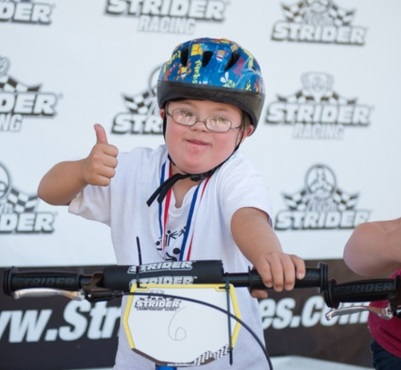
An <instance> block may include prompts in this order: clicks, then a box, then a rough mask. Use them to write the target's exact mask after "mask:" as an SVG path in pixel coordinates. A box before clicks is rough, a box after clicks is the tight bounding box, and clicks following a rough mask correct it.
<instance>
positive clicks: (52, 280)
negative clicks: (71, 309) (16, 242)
mask: <svg viewBox="0 0 401 370" xmlns="http://www.w3.org/2000/svg"><path fill="white" fill-rule="evenodd" d="M31 288H54V289H62V290H68V291H78V290H80V289H81V276H80V275H79V274H77V273H75V272H68V271H66V272H62V271H43V270H42V271H38V272H35V271H24V272H19V271H18V269H17V268H16V267H12V268H10V269H7V270H6V271H5V273H4V281H3V291H4V294H6V295H9V296H12V293H13V292H15V291H16V290H21V289H31Z"/></svg>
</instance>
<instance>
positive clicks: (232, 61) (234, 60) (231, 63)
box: [225, 51, 239, 71]
mask: <svg viewBox="0 0 401 370" xmlns="http://www.w3.org/2000/svg"><path fill="white" fill-rule="evenodd" d="M238 59H239V53H238V52H236V51H234V52H233V53H232V54H231V57H230V60H229V61H228V63H227V65H226V69H225V70H226V71H228V70H229V69H230V68H231V67H233V66H234V64H235V63H237V60H238Z"/></svg>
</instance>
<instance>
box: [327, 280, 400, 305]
mask: <svg viewBox="0 0 401 370" xmlns="http://www.w3.org/2000/svg"><path fill="white" fill-rule="evenodd" d="M398 289H399V279H369V280H359V281H351V282H348V283H342V284H337V283H336V281H335V280H331V281H330V282H329V284H328V287H327V289H326V290H325V291H324V292H323V293H324V299H325V302H326V305H327V306H329V307H332V308H337V307H338V306H339V304H340V303H341V302H368V301H369V302H370V301H380V300H385V299H391V298H393V297H395V295H396V294H397V290H398Z"/></svg>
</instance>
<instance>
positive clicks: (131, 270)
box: [102, 260, 223, 292]
mask: <svg viewBox="0 0 401 370" xmlns="http://www.w3.org/2000/svg"><path fill="white" fill-rule="evenodd" d="M220 282H223V263H222V261H220V260H202V261H164V262H157V263H149V264H145V265H138V266H111V267H107V268H105V269H104V270H103V279H102V285H103V286H104V287H105V288H108V289H111V290H119V291H124V292H129V290H130V286H131V284H216V283H220Z"/></svg>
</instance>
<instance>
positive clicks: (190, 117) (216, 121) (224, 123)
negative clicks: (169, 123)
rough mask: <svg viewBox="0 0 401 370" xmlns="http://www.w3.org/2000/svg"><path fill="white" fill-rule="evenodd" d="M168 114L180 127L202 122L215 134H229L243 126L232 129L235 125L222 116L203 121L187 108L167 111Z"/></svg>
mask: <svg viewBox="0 0 401 370" xmlns="http://www.w3.org/2000/svg"><path fill="white" fill-rule="evenodd" d="M166 113H167V115H168V116H170V117H172V118H173V120H174V122H176V123H178V124H179V125H183V126H194V125H195V124H196V123H198V122H202V123H204V124H205V126H206V128H207V129H208V130H209V131H213V132H228V131H230V130H237V129H239V128H240V127H241V125H240V126H237V127H232V125H233V123H232V122H231V121H230V120H228V119H226V118H224V117H221V116H210V117H207V118H206V119H205V120H203V121H201V120H200V119H199V117H198V116H197V115H196V114H195V113H194V112H192V111H191V110H189V109H185V108H177V109H174V110H173V111H172V112H171V113H170V112H168V111H167V110H166Z"/></svg>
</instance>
